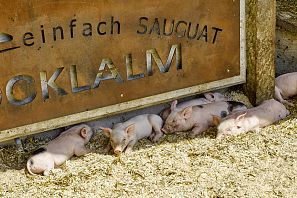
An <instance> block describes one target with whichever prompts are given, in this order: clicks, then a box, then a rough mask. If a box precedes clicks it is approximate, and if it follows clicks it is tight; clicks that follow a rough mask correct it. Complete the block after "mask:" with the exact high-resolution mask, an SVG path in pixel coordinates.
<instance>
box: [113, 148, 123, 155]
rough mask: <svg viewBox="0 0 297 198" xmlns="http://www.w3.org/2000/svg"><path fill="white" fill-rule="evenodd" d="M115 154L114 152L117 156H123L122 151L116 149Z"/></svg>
mask: <svg viewBox="0 0 297 198" xmlns="http://www.w3.org/2000/svg"><path fill="white" fill-rule="evenodd" d="M113 152H114V154H116V155H121V154H122V151H121V150H119V149H115V150H114V151H113Z"/></svg>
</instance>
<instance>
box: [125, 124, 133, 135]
mask: <svg viewBox="0 0 297 198" xmlns="http://www.w3.org/2000/svg"><path fill="white" fill-rule="evenodd" d="M134 130H135V124H130V125H129V126H127V127H126V130H125V131H126V133H127V134H128V135H131V134H132V133H133V132H134Z"/></svg>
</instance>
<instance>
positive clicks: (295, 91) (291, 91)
mask: <svg viewBox="0 0 297 198" xmlns="http://www.w3.org/2000/svg"><path fill="white" fill-rule="evenodd" d="M294 95H297V72H293V73H287V74H283V75H281V76H278V77H277V78H276V79H275V99H276V100H278V101H279V102H281V103H285V104H288V105H290V106H294V104H292V103H290V102H288V101H286V100H284V99H288V98H289V97H291V96H294Z"/></svg>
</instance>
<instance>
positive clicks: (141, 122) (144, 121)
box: [123, 114, 162, 140]
mask: <svg viewBox="0 0 297 198" xmlns="http://www.w3.org/2000/svg"><path fill="white" fill-rule="evenodd" d="M150 115H152V114H144V115H139V116H135V117H133V118H131V119H129V120H127V121H126V122H124V123H123V125H124V127H125V128H126V127H128V126H129V125H131V124H135V129H134V135H135V137H136V138H137V139H138V140H139V139H142V138H146V137H149V136H150V134H151V133H152V124H151V123H150V121H149V116H150ZM160 119H161V118H160ZM161 120H162V119H161Z"/></svg>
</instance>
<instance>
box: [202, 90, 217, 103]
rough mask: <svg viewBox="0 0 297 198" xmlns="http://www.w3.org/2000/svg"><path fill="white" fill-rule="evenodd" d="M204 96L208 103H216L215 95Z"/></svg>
mask: <svg viewBox="0 0 297 198" xmlns="http://www.w3.org/2000/svg"><path fill="white" fill-rule="evenodd" d="M203 95H204V97H205V98H206V99H207V100H208V101H211V102H213V101H215V95H214V94H213V93H211V92H208V93H204V94H203Z"/></svg>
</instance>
